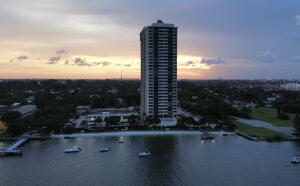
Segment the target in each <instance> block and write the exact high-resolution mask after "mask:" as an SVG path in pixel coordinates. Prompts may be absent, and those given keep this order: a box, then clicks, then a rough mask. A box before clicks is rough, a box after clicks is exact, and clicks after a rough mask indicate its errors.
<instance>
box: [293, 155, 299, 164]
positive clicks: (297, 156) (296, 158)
mask: <svg viewBox="0 0 300 186" xmlns="http://www.w3.org/2000/svg"><path fill="white" fill-rule="evenodd" d="M291 162H292V163H294V164H298V163H300V155H296V156H294V157H293V158H292V160H291Z"/></svg>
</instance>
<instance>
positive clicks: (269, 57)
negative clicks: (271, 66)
mask: <svg viewBox="0 0 300 186" xmlns="http://www.w3.org/2000/svg"><path fill="white" fill-rule="evenodd" d="M276 59H277V55H276V54H275V53H273V52H271V51H266V52H264V53H263V54H261V55H258V56H256V60H257V61H258V62H262V63H272V62H275V61H276Z"/></svg>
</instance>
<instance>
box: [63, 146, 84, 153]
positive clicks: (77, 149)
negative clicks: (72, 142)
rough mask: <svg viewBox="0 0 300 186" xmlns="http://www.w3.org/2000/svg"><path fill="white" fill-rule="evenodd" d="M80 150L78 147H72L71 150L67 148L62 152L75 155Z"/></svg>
mask: <svg viewBox="0 0 300 186" xmlns="http://www.w3.org/2000/svg"><path fill="white" fill-rule="evenodd" d="M80 151H81V148H79V147H78V146H73V147H71V148H68V149H66V150H65V151H64V153H76V152H80Z"/></svg>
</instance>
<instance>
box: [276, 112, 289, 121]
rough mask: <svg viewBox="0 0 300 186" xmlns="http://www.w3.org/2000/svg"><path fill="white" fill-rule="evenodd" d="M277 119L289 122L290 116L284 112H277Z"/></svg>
mask: <svg viewBox="0 0 300 186" xmlns="http://www.w3.org/2000/svg"><path fill="white" fill-rule="evenodd" d="M278 119H281V120H289V119H290V116H289V115H288V114H287V113H285V112H279V113H278Z"/></svg>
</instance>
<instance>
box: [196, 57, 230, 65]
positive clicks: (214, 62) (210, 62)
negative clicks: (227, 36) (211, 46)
mask: <svg viewBox="0 0 300 186" xmlns="http://www.w3.org/2000/svg"><path fill="white" fill-rule="evenodd" d="M201 63H204V64H207V65H217V64H223V63H226V60H225V59H223V58H221V57H217V58H209V59H205V58H203V59H202V61H201Z"/></svg>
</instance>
